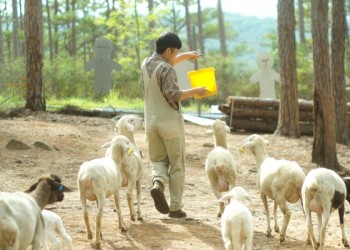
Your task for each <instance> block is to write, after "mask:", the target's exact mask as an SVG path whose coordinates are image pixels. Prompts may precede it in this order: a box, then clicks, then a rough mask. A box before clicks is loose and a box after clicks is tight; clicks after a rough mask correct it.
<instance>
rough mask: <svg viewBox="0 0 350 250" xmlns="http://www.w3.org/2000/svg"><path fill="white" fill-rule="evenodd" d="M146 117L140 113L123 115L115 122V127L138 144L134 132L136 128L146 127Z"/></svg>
mask: <svg viewBox="0 0 350 250" xmlns="http://www.w3.org/2000/svg"><path fill="white" fill-rule="evenodd" d="M144 123H145V122H144V119H143V117H141V116H138V115H123V116H122V117H120V118H119V120H118V121H117V123H116V124H115V129H116V130H118V132H119V134H121V135H124V136H126V137H127V138H128V139H129V140H130V141H131V142H132V143H134V144H135V145H136V142H135V138H134V133H135V131H136V130H138V129H140V128H143V127H144Z"/></svg>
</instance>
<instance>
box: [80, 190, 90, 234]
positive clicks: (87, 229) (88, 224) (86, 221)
mask: <svg viewBox="0 0 350 250" xmlns="http://www.w3.org/2000/svg"><path fill="white" fill-rule="evenodd" d="M80 202H81V205H82V207H83V212H84V222H85V228H86V234H87V237H88V239H89V240H91V239H92V231H91V228H90V223H89V214H88V211H87V205H86V199H85V196H84V194H82V193H80Z"/></svg>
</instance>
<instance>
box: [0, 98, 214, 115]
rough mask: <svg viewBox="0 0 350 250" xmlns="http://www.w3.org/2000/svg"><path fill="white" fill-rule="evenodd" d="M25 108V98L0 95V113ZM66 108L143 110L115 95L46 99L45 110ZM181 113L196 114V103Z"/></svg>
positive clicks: (136, 100)
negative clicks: (95, 97) (92, 97)
mask: <svg viewBox="0 0 350 250" xmlns="http://www.w3.org/2000/svg"><path fill="white" fill-rule="evenodd" d="M24 106H25V97H22V96H20V95H16V94H14V93H13V94H11V95H8V93H7V95H3V94H0V111H6V110H10V109H16V108H23V107H24ZM66 106H75V107H79V108H81V109H84V110H92V109H100V108H111V109H125V110H143V109H144V101H143V99H142V98H133V99H130V98H128V97H123V96H120V95H119V94H116V93H111V94H109V95H107V96H104V97H101V98H99V99H88V98H78V97H71V98H61V99H57V98H52V97H47V98H46V110H47V111H55V110H59V109H61V108H63V107H66ZM182 110H183V112H196V111H197V110H198V107H197V103H196V102H188V103H186V106H183V107H182ZM201 110H202V112H207V111H208V110H209V106H208V105H206V104H202V105H201Z"/></svg>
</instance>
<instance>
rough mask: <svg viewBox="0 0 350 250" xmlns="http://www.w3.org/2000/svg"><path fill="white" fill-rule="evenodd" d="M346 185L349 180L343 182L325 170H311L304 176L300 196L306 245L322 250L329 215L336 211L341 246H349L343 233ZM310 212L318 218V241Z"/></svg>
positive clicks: (346, 197)
mask: <svg viewBox="0 0 350 250" xmlns="http://www.w3.org/2000/svg"><path fill="white" fill-rule="evenodd" d="M346 183H347V185H349V179H345V180H343V179H342V178H341V177H340V176H339V175H338V174H337V173H336V172H334V171H333V170H330V169H327V168H316V169H312V170H310V172H309V173H308V174H307V175H306V178H305V181H304V184H303V186H302V193H301V194H302V199H303V209H304V212H305V216H306V222H307V227H308V237H307V243H308V244H310V243H312V245H313V248H314V249H321V250H322V249H323V245H324V242H325V235H326V227H327V224H328V221H329V218H330V215H331V213H332V212H333V211H334V210H336V209H338V213H339V218H340V228H341V230H342V241H343V244H344V246H348V245H349V244H348V241H347V239H346V237H345V232H344V201H345V199H347V200H348V201H349V198H348V193H347V186H346ZM311 212H314V213H316V214H317V217H318V223H319V225H318V228H319V235H318V241H317V240H316V238H315V234H314V231H313V226H312V221H311Z"/></svg>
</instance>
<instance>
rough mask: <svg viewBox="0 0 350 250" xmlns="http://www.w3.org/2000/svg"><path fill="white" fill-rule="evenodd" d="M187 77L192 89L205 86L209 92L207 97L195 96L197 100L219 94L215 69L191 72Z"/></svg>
mask: <svg viewBox="0 0 350 250" xmlns="http://www.w3.org/2000/svg"><path fill="white" fill-rule="evenodd" d="M187 75H188V77H189V79H190V84H191V87H192V88H196V87H201V86H203V87H204V86H205V87H206V88H207V90H208V94H206V95H205V96H198V95H194V98H195V99H200V98H203V97H207V96H213V95H216V94H217V93H218V91H217V88H216V81H215V69H214V68H213V67H210V68H204V69H199V70H194V71H189V72H187Z"/></svg>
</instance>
